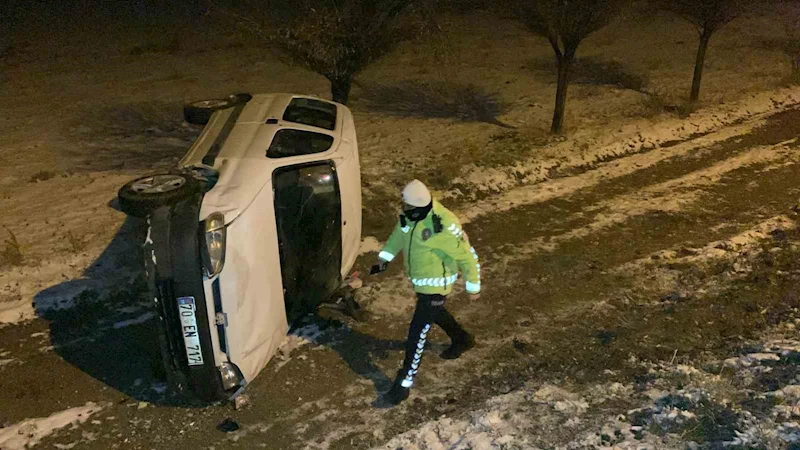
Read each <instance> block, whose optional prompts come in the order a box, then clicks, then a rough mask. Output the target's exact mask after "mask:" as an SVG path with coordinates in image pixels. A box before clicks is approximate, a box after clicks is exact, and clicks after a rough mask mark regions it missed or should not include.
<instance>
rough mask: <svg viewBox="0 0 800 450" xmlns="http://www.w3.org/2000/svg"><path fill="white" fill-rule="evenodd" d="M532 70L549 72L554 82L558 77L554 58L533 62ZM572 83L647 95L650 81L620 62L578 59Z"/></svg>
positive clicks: (590, 58) (572, 71)
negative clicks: (615, 88)
mask: <svg viewBox="0 0 800 450" xmlns="http://www.w3.org/2000/svg"><path fill="white" fill-rule="evenodd" d="M531 68H532V69H533V70H534V71H537V72H549V73H551V74H552V77H553V78H552V79H553V82H555V81H556V78H557V75H558V67H557V66H556V62H555V59H554V58H537V59H535V60H533V61H532V62H531ZM570 82H572V83H575V84H587V85H596V86H616V87H619V88H622V89H630V90H633V91H636V92H641V93H647V92H646V88H647V85H648V79H647V77H646V76H644V75H640V74H638V73H636V72H634V71H632V70H630V69H628V68H627V67H625V66H624V65H623V64H622V63H620V62H618V61H608V60H604V59H600V58H592V57H587V58H578V59H577V60H576V61H575V62H574V63H573V65H572V67H571V68H570Z"/></svg>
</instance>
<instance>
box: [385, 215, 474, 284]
mask: <svg viewBox="0 0 800 450" xmlns="http://www.w3.org/2000/svg"><path fill="white" fill-rule="evenodd" d="M401 251H402V252H403V253H404V258H403V260H404V264H405V268H406V273H407V274H408V277H409V278H410V279H411V283H412V284H413V285H414V291H416V292H417V293H420V294H442V295H447V294H449V293H450V292H451V291H452V290H453V284H454V283H455V282H456V280H457V279H458V273H459V271H460V272H461V274H462V276H463V277H464V279H465V281H466V288H467V292H469V293H470V294H477V293H479V292H480V290H481V275H480V272H481V266H480V264H478V254H477V253H475V249H474V248H472V247H471V246H470V245H469V240H468V239H467V236H466V234H465V233H464V231H463V230H462V229H461V224H460V222H459V220H458V218H457V217H456V216H455V214H453V213H452V212H450V211H449V210H448V209H447V208H445V207H444V206H442V205H441V204H440V203H439V202H438V201H435V200H434V202H433V209H432V210H431V212H430V213H429V214H428V216H427V217H426V218H425V219H423V220H421V221H419V222H412V221H410V220H404V219H403V218H401V219H400V220H398V222H397V225H396V226H395V228H394V231H393V232H392V235H391V236H389V240H388V241H387V242H386V245H385V246H384V247H383V249H382V250H381V252H380V253H379V254H378V257H379V258H380V259H382V260H384V261H387V262H391V261H392V260H394V259H395V257H396V256H397V255H398V254H399V253H400V252H401Z"/></svg>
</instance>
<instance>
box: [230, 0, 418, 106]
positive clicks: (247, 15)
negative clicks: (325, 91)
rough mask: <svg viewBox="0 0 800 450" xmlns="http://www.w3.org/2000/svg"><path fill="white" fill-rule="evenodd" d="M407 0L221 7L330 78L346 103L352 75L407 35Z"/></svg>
mask: <svg viewBox="0 0 800 450" xmlns="http://www.w3.org/2000/svg"><path fill="white" fill-rule="evenodd" d="M412 2H413V0H251V2H250V4H249V6H250V8H249V9H243V8H242V7H241V6H236V7H232V8H226V9H224V11H225V12H227V13H229V15H231V16H234V17H235V18H236V19H237V21H238V22H239V24H240V25H242V26H243V27H245V28H246V29H249V30H251V31H255V32H256V33H258V34H259V35H260V36H262V37H264V38H266V39H267V40H268V41H269V42H270V43H272V44H273V45H274V46H275V47H276V48H277V49H278V50H279V51H280V52H281V54H283V55H284V56H286V57H287V58H288V59H289V60H290V61H291V62H293V63H294V64H297V65H299V66H301V67H304V68H306V69H309V70H311V71H313V72H316V73H318V74H320V75H322V76H324V77H325V78H327V79H328V81H330V83H331V94H332V96H333V100H334V101H337V102H341V103H347V101H348V99H349V96H350V87H351V84H352V81H353V78H354V77H355V75H356V74H358V73H359V72H361V70H362V69H364V68H365V67H366V66H367V65H369V64H370V63H372V62H374V61H375V60H377V59H378V58H380V57H381V56H383V55H385V54H386V53H388V52H389V51H390V50H391V49H392V48H393V47H394V46H395V44H397V43H399V42H400V41H402V40H404V39H405V38H407V37H409V36H410V34H411V33H410V30H409V28H408V27H407V26H405V25H408V24H407V22H405V21H404V20H403V19H404V17H403V16H404V14H405V13H407V12H408V10H409V8H408V7H409V5H410V4H411V3H412Z"/></svg>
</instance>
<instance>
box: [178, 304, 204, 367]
mask: <svg viewBox="0 0 800 450" xmlns="http://www.w3.org/2000/svg"><path fill="white" fill-rule="evenodd" d="M196 311H197V308H196V307H195V303H194V297H180V298H178V314H180V316H181V331H182V332H183V343H184V344H185V345H186V359H187V360H189V365H190V366H202V365H203V352H202V351H201V350H200V334H199V331H198V330H197V317H196V315H195V312H196Z"/></svg>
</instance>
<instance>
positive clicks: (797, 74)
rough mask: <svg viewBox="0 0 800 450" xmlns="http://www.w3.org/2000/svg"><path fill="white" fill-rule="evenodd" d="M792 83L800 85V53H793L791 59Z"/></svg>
mask: <svg viewBox="0 0 800 450" xmlns="http://www.w3.org/2000/svg"><path fill="white" fill-rule="evenodd" d="M792 82H793V83H795V84H800V53H795V55H794V57H793V58H792Z"/></svg>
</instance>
